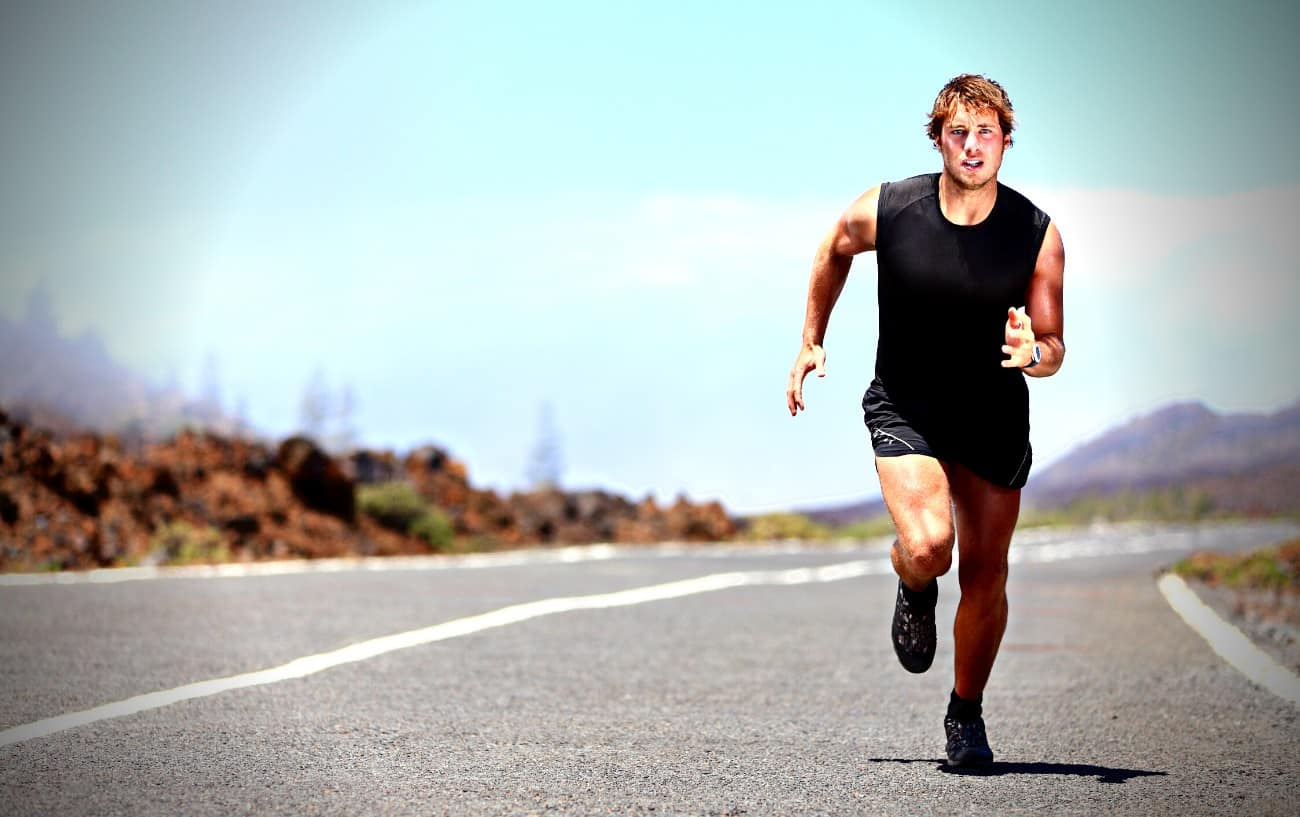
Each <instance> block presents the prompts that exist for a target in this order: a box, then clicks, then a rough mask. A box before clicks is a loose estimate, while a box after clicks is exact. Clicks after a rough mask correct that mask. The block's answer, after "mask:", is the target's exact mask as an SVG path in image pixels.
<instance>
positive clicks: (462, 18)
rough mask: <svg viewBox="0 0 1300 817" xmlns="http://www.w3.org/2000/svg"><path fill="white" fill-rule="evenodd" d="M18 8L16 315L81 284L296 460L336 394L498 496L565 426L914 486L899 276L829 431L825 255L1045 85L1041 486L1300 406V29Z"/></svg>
mask: <svg viewBox="0 0 1300 817" xmlns="http://www.w3.org/2000/svg"><path fill="white" fill-rule="evenodd" d="M796 5H797V7H796ZM2 8H3V10H2V11H0V156H3V158H4V165H5V174H4V175H5V182H4V185H3V188H2V192H0V314H6V315H8V316H10V317H15V316H17V315H19V314H20V313H21V312H22V310H23V306H24V304H25V302H26V299H27V296H28V295H29V294H30V293H31V292H32V290H33V289H34V288H35V287H37V286H44V287H45V288H46V289H47V290H48V291H49V292H50V294H51V298H52V300H53V303H54V308H55V312H56V315H57V319H58V323H59V326H60V328H61V329H62V331H64V332H66V333H67V334H70V335H72V334H78V333H81V332H85V331H93V332H95V333H97V334H98V335H100V337H102V338H103V340H104V342H105V344H106V346H107V347H108V349H109V351H110V352H111V353H112V354H113V355H114V356H115V357H116V358H117V359H119V360H120V361H122V362H123V363H125V364H127V365H129V366H132V367H134V368H135V369H137V370H139V371H140V372H142V373H143V374H145V375H147V376H148V377H150V378H153V379H155V380H156V381H158V382H164V381H167V380H169V379H176V380H179V382H180V383H181V384H182V385H183V386H185V387H186V388H187V389H189V390H190V391H191V392H194V393H197V392H198V391H199V390H200V388H201V387H202V382H201V381H202V380H203V379H204V377H205V375H204V371H205V370H207V371H214V370H215V372H216V373H217V375H218V382H219V384H220V387H221V392H220V393H221V395H222V398H223V400H224V402H225V403H226V405H227V406H228V407H234V406H235V405H242V406H243V407H244V411H245V412H246V413H247V416H248V419H249V420H250V421H251V422H252V424H253V425H254V426H255V427H257V428H259V429H261V430H262V431H263V432H265V433H267V434H271V435H284V434H288V433H291V432H292V431H294V430H295V428H296V427H297V426H298V424H299V417H300V413H299V409H300V402H301V398H302V395H303V393H304V390H305V389H306V387H307V385H308V383H309V382H311V381H312V379H313V377H314V376H317V375H319V376H321V377H323V378H324V380H325V381H326V382H327V383H328V384H329V385H330V387H331V388H335V389H338V390H340V392H341V390H342V389H343V388H344V387H347V388H350V389H351V390H352V393H353V395H354V400H355V406H356V410H355V417H354V423H355V425H356V426H357V428H358V430H359V433H360V438H361V441H362V442H363V443H365V444H367V445H371V446H377V447H389V448H395V449H398V450H404V449H407V448H410V447H413V446H415V445H420V444H424V443H434V444H437V445H441V446H444V447H446V448H448V449H449V450H450V451H451V452H452V453H453V455H454V456H456V457H458V458H459V459H461V460H463V461H464V462H465V463H466V464H467V465H468V467H469V472H470V477H471V480H472V481H474V482H475V483H476V484H480V485H487V486H491V487H496V488H499V489H502V490H510V489H514V488H519V487H522V486H523V485H524V484H525V481H526V473H527V471H528V463H529V455H530V451H531V449H532V448H533V447H534V446H535V445H536V444H537V442H538V438H539V424H540V423H541V422H542V420H541V417H542V416H543V415H544V414H545V413H546V411H549V416H550V418H551V420H550V422H551V423H553V426H554V428H555V429H556V430H557V433H558V436H559V446H560V450H561V451H562V457H563V463H564V469H563V472H562V481H563V483H564V485H565V486H566V487H570V488H586V487H600V488H605V489H609V490H614V491H618V492H620V493H625V494H628V495H631V496H634V497H640V496H642V495H645V494H647V493H652V494H654V495H656V496H657V497H659V498H660V499H661V500H671V499H672V498H674V497H675V496H677V495H678V494H679V493H685V494H686V495H687V496H689V497H690V498H692V499H696V500H708V499H720V500H722V501H723V502H724V503H725V504H726V505H727V506H728V507H729V508H731V509H733V510H737V511H742V512H743V511H761V510H775V509H782V508H788V507H806V506H815V505H822V504H834V503H839V502H847V501H852V500H856V499H860V498H866V497H871V496H877V495H878V489H877V486H876V483H875V475H874V470H873V468H872V459H871V451H870V444H869V440H868V438H867V435H866V432H865V430H864V428H863V425H862V416H861V407H860V401H861V396H862V392H863V391H864V390H865V388H866V386H867V384H868V382H869V381H870V379H871V371H872V365H873V357H874V350H875V341H876V326H877V319H876V314H875V310H876V304H875V280H874V273H875V269H874V259H873V258H872V257H871V256H870V255H864V256H861V257H859V258H858V259H856V260H855V263H854V266H853V271H852V273H851V274H850V278H849V282H848V285H847V286H846V289H845V292H844V294H843V296H842V297H841V299H840V301H839V303H838V305H837V307H836V310H835V312H834V314H833V316H832V319H831V325H830V331H829V333H828V336H827V339H826V344H825V347H826V350H827V354H828V376H827V378H826V379H825V380H817V381H816V382H810V383H809V385H808V387H807V390H806V394H805V396H806V400H807V403H808V411H807V412H806V413H804V414H802V415H800V416H799V417H798V418H796V419H792V418H791V417H790V416H789V414H788V412H787V410H786V408H785V395H784V389H785V381H786V377H787V375H788V372H789V369H790V366H791V364H792V363H793V361H794V357H795V354H796V352H797V351H798V345H799V341H800V333H801V329H802V323H803V312H804V303H805V297H806V291H807V283H808V274H809V269H810V262H811V259H812V255H813V252H814V250H815V249H816V246H817V244H818V243H819V241H820V239H821V237H822V236H823V235H824V234H825V232H826V230H827V229H829V228H830V226H831V225H832V223H833V222H834V220H835V218H836V217H837V216H838V214H839V213H840V212H841V211H842V210H843V209H844V208H845V207H846V206H847V205H848V204H849V203H850V202H851V201H852V200H853V199H854V198H855V197H856V196H857V195H859V194H860V193H861V192H862V191H863V190H866V189H867V188H869V187H871V186H873V185H875V184H877V183H879V182H881V181H886V180H893V179H900V178H905V177H907V176H911V175H914V174H917V173H924V172H933V171H937V170H938V169H939V167H940V160H939V156H938V154H937V153H936V152H935V151H934V149H933V147H932V145H931V144H930V143H929V142H927V141H926V139H925V136H924V132H923V124H924V121H925V116H926V114H927V113H928V111H929V108H930V105H931V103H932V101H933V99H934V95H935V94H936V93H937V91H938V89H939V88H940V87H941V86H942V85H943V83H944V82H945V81H946V80H948V79H949V78H950V77H952V76H954V75H956V74H959V73H964V72H975V73H983V74H986V75H988V76H990V77H992V78H994V79H996V80H998V81H999V82H1000V83H1002V84H1003V85H1004V86H1005V87H1006V89H1007V90H1008V92H1009V94H1010V96H1011V99H1012V102H1013V103H1014V105H1015V108H1016V114H1017V118H1018V122H1019V125H1018V128H1017V130H1016V134H1015V138H1016V143H1015V145H1014V146H1013V147H1012V148H1011V150H1010V151H1009V152H1008V154H1007V156H1006V159H1005V161H1004V164H1003V166H1002V173H1001V176H1000V178H1001V180H1002V181H1003V182H1004V183H1006V184H1008V185H1010V186H1012V187H1014V188H1016V189H1018V190H1020V191H1021V192H1024V193H1026V194H1027V195H1029V196H1030V197H1031V198H1032V199H1033V200H1034V201H1035V203H1037V204H1038V205H1039V206H1040V207H1042V208H1043V209H1044V210H1046V211H1047V212H1048V213H1049V214H1050V215H1051V216H1052V217H1053V219H1054V220H1055V221H1056V223H1057V225H1058V227H1059V228H1060V231H1061V233H1062V236H1063V238H1064V242H1065V246H1066V253H1067V261H1066V272H1065V340H1066V345H1067V347H1068V355H1067V359H1066V363H1065V366H1064V368H1063V369H1062V371H1061V372H1060V373H1059V374H1058V375H1056V376H1054V377H1051V378H1047V379H1043V380H1032V381H1031V384H1030V387H1031V400H1032V405H1033V413H1032V418H1031V424H1032V440H1033V444H1034V447H1035V458H1036V462H1037V463H1038V464H1039V466H1040V467H1041V466H1042V465H1044V464H1047V463H1050V462H1051V461H1052V460H1053V459H1055V458H1059V457H1060V456H1061V455H1063V454H1064V453H1066V452H1067V451H1068V450H1069V449H1070V448H1072V447H1073V446H1075V445H1077V444H1079V443H1080V442H1083V441H1085V440H1086V439H1088V438H1089V437H1090V436H1094V435H1096V434H1098V433H1100V432H1101V431H1103V430H1105V429H1106V428H1108V427H1110V426H1113V425H1115V424H1117V423H1119V422H1122V421H1124V420H1126V419H1128V418H1130V417H1132V416H1134V415H1136V414H1139V413H1143V412H1148V411H1151V410H1154V409H1156V408H1158V407H1160V406H1162V405H1164V404H1166V403H1169V402H1171V401H1176V400H1200V401H1203V402H1205V403H1206V404H1208V405H1209V406H1210V407H1211V408H1214V409H1216V410H1219V411H1233V412H1260V411H1272V410H1276V409H1277V408H1280V407H1282V406H1285V405H1289V404H1291V403H1293V402H1295V400H1296V399H1297V398H1298V397H1300V376H1297V370H1298V368H1300V367H1297V365H1296V363H1295V360H1294V358H1295V350H1296V349H1297V348H1300V330H1298V329H1297V328H1296V323H1297V321H1296V318H1297V316H1300V264H1298V263H1297V260H1296V254H1295V252H1294V249H1293V244H1294V242H1293V238H1292V236H1293V234H1294V232H1295V229H1296V218H1295V215H1294V214H1295V212H1296V210H1297V205H1300V151H1297V144H1300V143H1298V142H1297V137H1296V134H1297V133H1300V82H1297V77H1300V58H1298V57H1297V56H1296V54H1297V52H1296V49H1295V48H1294V47H1293V45H1292V43H1291V42H1290V40H1291V38H1292V36H1293V35H1294V32H1295V31H1297V30H1300V11H1298V10H1297V8H1296V6H1295V5H1294V4H1291V3H1282V2H1277V3H1266V2H1244V3H1239V4H1234V5H1232V6H1231V9H1230V10H1229V7H1228V6H1227V5H1225V4H1220V3H1200V2H1158V3H1141V2H1139V3H1128V2H1126V3H1105V2H1102V3H1093V4H1071V5H1069V6H1064V5H1062V6H1060V7H1057V6H1056V5H1055V4H1044V3H1041V2H1033V3H1030V2H1002V3H997V4H984V5H979V4H976V5H971V4H969V3H924V2H922V3H870V2H808V3H801V4H771V7H770V8H769V7H766V6H764V5H763V4H754V3H741V2H713V3H707V4H704V3H676V2H664V1H663V0H660V2H654V3H607V2H565V1H564V0H557V2H553V3H546V4H536V3H523V2H517V3H515V2H509V3H507V2H491V1H490V0H485V1H484V2H478V3H472V4H471V3H438V2H425V3H410V2H382V1H381V2H368V3H359V2H357V3H351V2H331V1H329V0H323V1H322V2H312V3H288V2H274V1H273V2H259V3H252V2H232V3H223V4H205V3H198V2H192V3H191V2H140V0H120V2H115V3H112V4H90V3H59V2H54V3H39V4H38V3H25V2H17V3H6V4H4V5H3V7H2ZM0 356H2V353H0ZM0 365H21V364H20V362H17V361H3V362H2V364H0ZM543 407H549V408H548V409H546V411H544V410H543Z"/></svg>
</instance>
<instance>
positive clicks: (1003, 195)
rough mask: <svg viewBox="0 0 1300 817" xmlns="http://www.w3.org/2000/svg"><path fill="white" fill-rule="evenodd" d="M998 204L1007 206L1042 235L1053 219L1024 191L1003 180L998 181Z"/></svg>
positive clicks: (1009, 210)
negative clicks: (1009, 185)
mask: <svg viewBox="0 0 1300 817" xmlns="http://www.w3.org/2000/svg"><path fill="white" fill-rule="evenodd" d="M998 204H999V206H1005V207H1006V209H1007V210H1008V212H1010V213H1012V214H1014V216H1015V217H1017V218H1018V219H1020V220H1022V221H1026V222H1028V223H1029V224H1030V226H1031V227H1032V228H1033V229H1034V230H1035V231H1036V232H1038V233H1039V234H1040V235H1041V233H1043V232H1045V231H1046V230H1047V225H1048V224H1049V223H1050V222H1051V221H1052V219H1051V217H1050V216H1048V215H1047V213H1044V212H1043V211H1042V210H1041V209H1039V208H1038V207H1037V206H1036V205H1035V204H1034V203H1033V202H1032V201H1030V200H1029V199H1028V197H1026V196H1025V195H1024V194H1023V193H1021V192H1020V191H1018V190H1015V189H1013V188H1010V187H1007V186H1006V185H1005V184H1002V183H1001V182H998Z"/></svg>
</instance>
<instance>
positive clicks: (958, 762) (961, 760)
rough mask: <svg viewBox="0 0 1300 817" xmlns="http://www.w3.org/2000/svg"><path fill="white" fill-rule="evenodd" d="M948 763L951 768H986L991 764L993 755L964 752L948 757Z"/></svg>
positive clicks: (990, 753)
mask: <svg viewBox="0 0 1300 817" xmlns="http://www.w3.org/2000/svg"><path fill="white" fill-rule="evenodd" d="M948 762H949V763H950V764H952V765H953V766H968V767H969V766H987V765H988V764H990V763H992V762H993V753H992V752H989V753H988V754H984V753H983V752H978V751H966V752H961V753H959V754H957V755H956V756H953V755H948Z"/></svg>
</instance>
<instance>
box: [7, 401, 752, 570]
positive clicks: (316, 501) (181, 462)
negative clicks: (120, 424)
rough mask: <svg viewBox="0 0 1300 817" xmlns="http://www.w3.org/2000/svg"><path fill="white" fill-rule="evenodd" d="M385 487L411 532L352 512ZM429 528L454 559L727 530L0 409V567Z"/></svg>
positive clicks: (374, 544) (548, 496)
mask: <svg viewBox="0 0 1300 817" xmlns="http://www.w3.org/2000/svg"><path fill="white" fill-rule="evenodd" d="M385 483H404V484H408V485H409V486H411V487H413V488H414V489H415V491H416V492H417V493H418V494H419V496H420V497H421V498H422V499H423V501H424V502H426V503H427V504H428V506H429V513H428V514H424V515H422V516H421V517H420V519H421V523H420V524H421V525H423V529H416V530H411V529H409V528H402V527H401V526H395V525H393V524H392V521H391V519H390V520H385V519H383V518H377V517H376V516H374V515H371V514H370V513H367V512H365V511H364V510H363V509H361V508H359V507H358V503H357V489H358V486H365V485H380V484H385ZM381 516H382V514H381ZM430 520H432V521H433V522H435V523H440V524H449V525H450V529H451V532H452V535H451V537H449V538H448V541H447V546H449V547H452V548H462V549H468V548H475V549H481V548H496V547H517V546H524V545H533V544H572V543H590V542H600V541H609V542H654V541H665V540H685V541H705V540H720V539H728V538H730V537H732V536H733V535H734V534H735V532H736V528H735V524H734V522H733V521H732V520H731V518H730V517H729V516H728V515H727V513H726V511H725V510H724V509H723V508H722V506H721V505H719V504H718V503H716V502H714V503H709V504H702V505H697V504H692V503H690V502H688V501H687V500H685V499H684V498H681V499H678V500H677V502H676V503H675V504H673V505H671V506H669V507H666V508H661V507H659V506H658V504H657V503H655V501H654V500H653V499H650V498H647V499H645V500H643V501H642V502H640V503H634V502H631V501H629V500H627V499H625V498H623V497H619V496H614V495H611V494H606V493H604V492H599V491H588V492H583V493H563V492H561V491H558V490H548V491H542V492H536V493H529V494H517V495H513V496H510V497H502V496H500V495H498V494H497V493H496V492H494V491H490V490H481V489H478V488H475V487H473V486H472V485H471V484H470V481H469V476H468V471H467V469H466V468H465V466H464V464H462V463H460V462H458V461H456V460H454V459H453V458H451V457H450V456H449V455H448V454H447V453H446V452H445V451H443V450H441V449H438V448H433V447H426V448H421V449H418V450H416V451H413V452H411V453H409V454H407V455H405V456H399V455H397V454H394V453H393V452H389V451H381V452H375V451H357V452H355V453H353V454H351V455H349V456H347V457H343V458H334V457H330V456H329V455H327V454H326V453H325V452H323V451H322V450H321V449H320V448H319V447H317V446H316V445H315V443H313V442H312V441H311V440H309V439H307V438H305V437H293V438H290V439H288V440H285V441H284V442H283V443H281V444H280V445H279V446H278V447H277V448H274V449H273V448H270V447H268V446H266V445H263V444H261V443H258V442H253V441H249V440H244V439H237V438H230V437H224V436H220V435H217V434H211V433H202V432H193V431H186V432H182V433H179V434H177V435H175V436H174V437H172V438H171V439H168V440H166V441H164V442H157V443H140V444H134V445H131V446H126V445H124V444H123V443H122V441H121V440H120V439H119V438H117V437H114V436H112V435H106V436H100V435H97V434H93V433H84V432H83V433H73V434H67V435H55V434H53V433H51V432H49V431H45V430H41V429H36V428H33V427H31V426H29V425H26V424H24V423H21V422H19V421H17V420H15V419H13V418H12V417H9V416H8V415H6V414H5V413H4V412H3V411H0V570H32V569H61V568H86V567H94V566H106V565H122V564H139V563H157V562H166V561H192V560H196V559H199V560H202V559H212V560H217V559H223V558H227V557H228V558H233V559H241V560H251V559H272V558H287V557H308V558H314V557H327V556H343V555H349V554H362V555H372V554H378V555H386V554H403V553H423V552H429V551H430V550H431V549H433V548H434V547H436V545H435V543H440V542H442V539H441V538H440V537H439V536H436V535H432V534H431V533H430ZM440 520H445V522H440ZM417 528H418V526H417Z"/></svg>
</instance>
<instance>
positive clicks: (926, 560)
mask: <svg viewBox="0 0 1300 817" xmlns="http://www.w3.org/2000/svg"><path fill="white" fill-rule="evenodd" d="M898 546H899V548H900V549H901V550H902V551H903V555H904V558H906V559H907V561H908V563H909V564H910V566H911V568H912V570H913V572H915V573H919V574H923V575H925V576H942V575H943V574H945V573H947V572H948V570H949V568H951V567H952V546H953V532H952V530H951V529H932V530H926V531H912V532H910V533H909V534H908V535H906V536H904V535H903V534H902V533H900V534H899V537H898Z"/></svg>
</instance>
